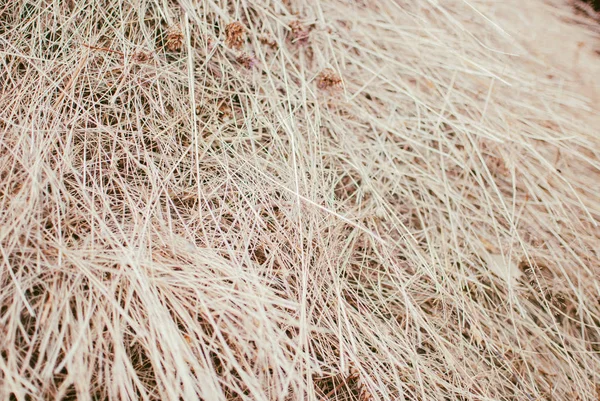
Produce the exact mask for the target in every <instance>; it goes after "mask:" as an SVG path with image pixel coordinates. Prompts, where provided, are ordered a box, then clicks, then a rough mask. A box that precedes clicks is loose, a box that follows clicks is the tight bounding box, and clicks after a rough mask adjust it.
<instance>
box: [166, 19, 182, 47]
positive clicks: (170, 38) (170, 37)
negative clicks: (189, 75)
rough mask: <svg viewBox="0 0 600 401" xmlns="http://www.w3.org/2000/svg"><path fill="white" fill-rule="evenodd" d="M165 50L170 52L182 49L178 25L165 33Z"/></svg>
mask: <svg viewBox="0 0 600 401" xmlns="http://www.w3.org/2000/svg"><path fill="white" fill-rule="evenodd" d="M165 46H166V48H167V50H169V51H172V52H178V51H181V48H182V47H183V33H182V32H181V27H180V26H179V25H173V26H172V27H171V28H169V31H168V32H167V41H166V45H165Z"/></svg>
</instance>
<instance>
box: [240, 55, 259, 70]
mask: <svg viewBox="0 0 600 401" xmlns="http://www.w3.org/2000/svg"><path fill="white" fill-rule="evenodd" d="M235 60H236V61H237V62H238V63H240V64H241V65H243V66H244V67H245V68H247V69H249V70H250V69H252V67H255V66H256V65H257V64H258V60H257V59H256V57H254V55H253V54H250V53H246V52H244V53H241V54H239V55H238V56H237V57H236V58H235Z"/></svg>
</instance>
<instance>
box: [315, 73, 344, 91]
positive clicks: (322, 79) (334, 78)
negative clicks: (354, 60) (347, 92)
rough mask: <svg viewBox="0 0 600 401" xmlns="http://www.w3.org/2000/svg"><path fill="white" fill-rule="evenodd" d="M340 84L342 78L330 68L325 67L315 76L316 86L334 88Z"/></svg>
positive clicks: (327, 88) (326, 88)
mask: <svg viewBox="0 0 600 401" xmlns="http://www.w3.org/2000/svg"><path fill="white" fill-rule="evenodd" d="M341 86H342V78H341V77H340V76H339V75H338V73H337V72H335V71H334V70H332V69H331V68H326V69H324V70H323V71H321V72H320V73H319V75H318V76H317V88H319V89H323V90H335V89H339V88H340V87H341Z"/></svg>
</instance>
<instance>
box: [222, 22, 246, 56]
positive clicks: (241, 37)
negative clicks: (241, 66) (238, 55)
mask: <svg viewBox="0 0 600 401" xmlns="http://www.w3.org/2000/svg"><path fill="white" fill-rule="evenodd" d="M245 40H246V28H244V25H242V23H241V22H239V21H234V22H231V23H229V24H227V26H226V27H225V44H226V45H227V46H228V47H231V48H234V49H239V48H241V47H242V46H243V45H244V41H245Z"/></svg>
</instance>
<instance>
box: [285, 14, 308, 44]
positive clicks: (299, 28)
mask: <svg viewBox="0 0 600 401" xmlns="http://www.w3.org/2000/svg"><path fill="white" fill-rule="evenodd" d="M290 30H291V35H292V42H293V43H296V44H298V45H300V46H304V45H306V44H307V43H308V36H309V35H310V31H309V30H308V29H307V28H306V27H305V26H304V25H303V24H302V23H301V22H300V21H298V20H294V21H292V22H290Z"/></svg>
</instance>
